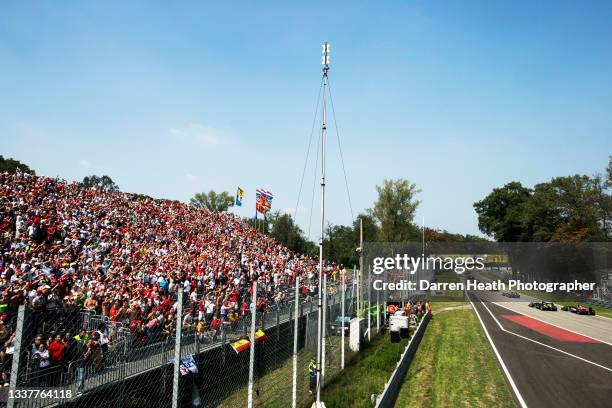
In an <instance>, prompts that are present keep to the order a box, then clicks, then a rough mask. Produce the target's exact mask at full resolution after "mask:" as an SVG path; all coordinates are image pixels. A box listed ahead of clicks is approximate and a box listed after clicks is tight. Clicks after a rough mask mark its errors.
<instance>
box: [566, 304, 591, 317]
mask: <svg viewBox="0 0 612 408" xmlns="http://www.w3.org/2000/svg"><path fill="white" fill-rule="evenodd" d="M561 310H564V311H566V312H572V313H576V314H580V315H590V316H595V311H594V310H593V308H592V307H589V308H588V309H587V308H586V307H584V306H582V305H577V306H563V307H562V308H561Z"/></svg>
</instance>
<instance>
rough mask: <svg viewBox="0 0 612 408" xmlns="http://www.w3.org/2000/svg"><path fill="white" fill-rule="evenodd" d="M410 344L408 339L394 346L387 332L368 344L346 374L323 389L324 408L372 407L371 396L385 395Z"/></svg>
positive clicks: (348, 367)
mask: <svg viewBox="0 0 612 408" xmlns="http://www.w3.org/2000/svg"><path fill="white" fill-rule="evenodd" d="M407 343H408V339H402V341H401V342H399V343H391V342H390V341H389V335H388V333H387V334H384V333H383V334H381V335H379V336H376V338H374V339H372V343H370V344H369V345H368V344H367V343H366V346H365V348H364V349H362V350H361V351H360V353H359V354H358V355H356V356H355V360H354V361H353V363H352V364H351V365H350V366H347V367H345V371H344V373H343V374H342V375H341V376H338V377H336V379H335V380H334V381H331V382H330V383H329V384H328V385H327V386H326V387H325V389H324V390H323V394H322V396H321V399H322V400H323V401H324V402H325V406H326V407H327V408H345V407H351V408H360V407H364V408H365V407H367V408H371V407H372V406H373V405H372V402H371V400H370V398H371V395H372V394H379V393H381V392H382V390H383V389H384V387H385V383H386V382H387V380H388V379H389V376H390V375H391V373H392V372H393V370H394V369H395V366H396V364H397V362H398V360H399V358H400V356H401V354H402V352H403V351H404V348H405V347H406V344H407Z"/></svg>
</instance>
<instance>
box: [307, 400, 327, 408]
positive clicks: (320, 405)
mask: <svg viewBox="0 0 612 408" xmlns="http://www.w3.org/2000/svg"><path fill="white" fill-rule="evenodd" d="M310 408H325V403H324V402H323V401H319V402H316V401H315V402H313V403H312V406H311V407H310Z"/></svg>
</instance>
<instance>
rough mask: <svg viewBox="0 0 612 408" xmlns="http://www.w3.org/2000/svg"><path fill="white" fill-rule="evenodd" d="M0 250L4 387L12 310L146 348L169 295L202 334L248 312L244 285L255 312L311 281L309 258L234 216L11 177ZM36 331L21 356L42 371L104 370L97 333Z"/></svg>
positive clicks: (164, 321) (4, 182)
mask: <svg viewBox="0 0 612 408" xmlns="http://www.w3.org/2000/svg"><path fill="white" fill-rule="evenodd" d="M0 244H1V247H0V290H1V298H0V368H1V373H2V381H3V382H4V383H5V385H6V384H7V383H8V378H9V372H10V365H11V356H12V353H13V350H14V347H15V344H14V343H15V341H14V340H15V315H16V312H17V310H18V308H19V306H20V305H26V308H27V309H29V310H31V311H32V312H33V313H36V312H38V313H74V312H77V313H82V312H86V313H90V314H92V315H96V316H98V315H99V316H104V318H105V319H108V321H110V322H118V323H121V324H122V325H123V326H124V327H127V328H129V329H130V331H131V333H132V340H131V341H132V342H133V343H134V345H135V346H143V345H146V344H149V343H152V342H155V341H156V340H157V339H159V338H163V337H167V336H169V335H171V334H172V330H173V324H172V323H173V322H174V319H175V316H176V296H175V294H176V293H177V292H178V291H183V293H184V298H185V303H186V307H187V313H186V315H185V318H184V324H185V325H186V326H187V327H190V326H191V327H193V328H194V330H196V331H197V332H198V333H203V332H204V331H205V330H210V329H212V330H216V329H218V328H219V327H220V326H221V325H222V324H224V322H225V323H227V322H230V323H231V322H232V321H235V320H236V319H238V318H239V316H240V315H244V314H246V313H247V310H248V306H249V302H250V300H249V293H250V291H251V290H252V289H251V282H252V280H253V277H256V278H257V282H258V294H261V297H260V298H259V300H258V301H257V307H258V308H260V309H261V308H265V307H267V306H269V305H270V304H275V303H276V304H279V303H282V302H284V301H285V299H286V293H287V291H286V290H285V289H287V288H289V287H290V286H291V285H292V282H293V281H294V279H295V277H296V276H297V275H298V274H299V275H300V276H303V277H304V278H305V279H304V281H305V286H304V287H303V291H304V293H305V294H309V293H310V294H312V290H313V288H314V287H316V284H317V282H316V279H317V275H318V272H317V271H318V269H317V261H316V260H314V259H312V258H310V257H308V256H305V255H301V254H297V253H293V252H291V251H290V250H288V249H287V248H285V247H283V246H282V245H280V244H278V243H277V242H276V241H274V240H273V239H272V238H270V237H269V236H267V235H265V234H263V233H260V232H259V231H257V230H256V229H254V228H253V227H251V226H249V225H248V224H247V223H246V222H244V221H243V220H241V219H240V218H239V217H238V216H236V215H234V214H231V213H227V212H222V213H213V212H210V211H207V210H205V209H201V208H195V207H191V206H188V205H186V204H184V203H180V202H178V201H171V200H155V199H151V198H148V197H143V196H138V195H134V194H129V193H122V192H105V191H102V190H100V189H96V188H84V187H81V186H79V185H78V184H77V183H76V182H66V181H64V180H61V179H58V178H47V177H38V176H34V175H32V174H29V173H22V172H19V171H18V172H17V173H14V174H9V173H0ZM337 269H338V268H337V267H336V266H334V265H330V266H329V267H327V268H326V273H329V274H330V276H333V277H336V276H337ZM44 324H48V322H47V321H46V320H45V319H43V326H44ZM35 330H36V333H34V336H35V337H34V339H33V341H32V343H31V350H30V353H31V354H30V358H31V361H33V362H34V363H33V364H37V365H38V367H39V368H45V367H47V366H54V365H64V364H65V363H66V361H73V360H75V359H84V360H87V361H89V362H90V364H92V365H94V366H95V365H96V364H97V365H98V366H100V365H101V361H102V355H103V353H104V347H105V346H106V343H105V340H104V336H105V335H106V333H103V332H84V331H82V327H78V326H77V327H75V326H74V325H73V326H71V327H69V328H63V329H62V328H57V327H56V328H55V330H53V331H51V332H48V330H44V329H39V328H36V329H35ZM43 332H44V333H43Z"/></svg>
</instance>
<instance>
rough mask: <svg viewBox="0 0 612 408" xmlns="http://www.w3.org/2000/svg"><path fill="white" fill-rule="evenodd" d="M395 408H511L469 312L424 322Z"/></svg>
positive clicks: (497, 370) (489, 353)
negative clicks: (421, 333)
mask: <svg viewBox="0 0 612 408" xmlns="http://www.w3.org/2000/svg"><path fill="white" fill-rule="evenodd" d="M395 406H396V407H402V408H404V407H418V408H427V407H436V408H438V407H440V408H454V407H487V408H488V407H514V406H515V404H514V400H513V398H512V396H511V394H510V392H509V390H508V387H507V385H506V382H505V380H504V378H503V376H502V374H501V371H500V369H499V367H498V365H497V362H496V360H495V357H494V355H493V352H492V351H491V348H490V346H489V343H488V342H487V340H486V338H485V336H484V332H483V331H482V328H481V327H480V325H479V323H478V320H477V318H476V316H475V314H474V312H473V311H472V310H453V311H446V312H442V313H439V314H436V316H435V317H434V318H433V319H432V320H431V321H430V322H429V325H428V327H427V330H426V331H425V334H424V337H423V339H422V341H421V344H420V345H419V349H418V351H417V353H416V355H415V358H414V360H413V361H412V363H411V365H410V368H409V370H408V373H407V375H406V378H405V380H404V383H403V385H402V387H401V389H400V393H399V396H398V400H397V403H396V404H395Z"/></svg>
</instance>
